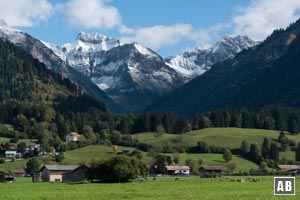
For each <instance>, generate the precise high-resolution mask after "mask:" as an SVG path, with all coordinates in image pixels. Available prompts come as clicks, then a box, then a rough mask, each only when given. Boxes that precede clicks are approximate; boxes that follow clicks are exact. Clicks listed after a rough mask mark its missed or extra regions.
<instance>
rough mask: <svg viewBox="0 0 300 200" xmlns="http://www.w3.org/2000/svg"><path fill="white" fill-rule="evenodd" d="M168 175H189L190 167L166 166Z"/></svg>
mask: <svg viewBox="0 0 300 200" xmlns="http://www.w3.org/2000/svg"><path fill="white" fill-rule="evenodd" d="M166 169H167V173H168V175H186V176H189V175H190V167H189V166H172V165H169V166H166Z"/></svg>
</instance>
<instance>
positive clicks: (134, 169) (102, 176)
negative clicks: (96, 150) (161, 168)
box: [88, 155, 147, 183]
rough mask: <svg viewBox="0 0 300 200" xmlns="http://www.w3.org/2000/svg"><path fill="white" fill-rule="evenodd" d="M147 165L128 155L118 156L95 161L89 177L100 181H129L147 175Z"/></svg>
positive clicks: (89, 171)
mask: <svg viewBox="0 0 300 200" xmlns="http://www.w3.org/2000/svg"><path fill="white" fill-rule="evenodd" d="M146 174H147V167H146V165H145V164H144V163H142V162H141V161H139V160H138V159H135V158H130V157H128V156H124V155H122V156H116V157H113V158H111V159H109V160H101V161H95V162H93V163H92V165H91V167H90V169H89V170H88V179H89V180H91V181H100V182H109V183H117V182H128V181H130V180H133V179H135V178H137V176H138V175H143V176H145V175H146Z"/></svg>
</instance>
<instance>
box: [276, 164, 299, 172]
mask: <svg viewBox="0 0 300 200" xmlns="http://www.w3.org/2000/svg"><path fill="white" fill-rule="evenodd" d="M278 168H279V169H280V170H286V171H289V170H299V169H300V167H299V166H298V165H278Z"/></svg>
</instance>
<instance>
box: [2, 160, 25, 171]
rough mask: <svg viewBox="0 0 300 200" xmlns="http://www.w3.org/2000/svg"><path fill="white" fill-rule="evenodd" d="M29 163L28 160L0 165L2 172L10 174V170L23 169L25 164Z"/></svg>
mask: <svg viewBox="0 0 300 200" xmlns="http://www.w3.org/2000/svg"><path fill="white" fill-rule="evenodd" d="M26 162H27V159H24V160H16V161H14V162H6V163H3V164H0V170H2V171H6V172H8V171H9V170H10V169H20V168H23V166H24V164H25V163H26Z"/></svg>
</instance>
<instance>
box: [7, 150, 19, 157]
mask: <svg viewBox="0 0 300 200" xmlns="http://www.w3.org/2000/svg"><path fill="white" fill-rule="evenodd" d="M5 157H6V158H21V153H17V151H5Z"/></svg>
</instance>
